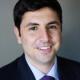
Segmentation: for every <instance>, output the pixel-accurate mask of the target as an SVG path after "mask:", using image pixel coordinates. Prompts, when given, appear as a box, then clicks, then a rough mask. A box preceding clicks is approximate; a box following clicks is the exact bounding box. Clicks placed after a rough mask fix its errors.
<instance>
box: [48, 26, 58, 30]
mask: <svg viewBox="0 0 80 80" xmlns="http://www.w3.org/2000/svg"><path fill="white" fill-rule="evenodd" d="M48 29H57V26H56V25H49V26H48Z"/></svg>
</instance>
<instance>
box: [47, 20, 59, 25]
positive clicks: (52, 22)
mask: <svg viewBox="0 0 80 80" xmlns="http://www.w3.org/2000/svg"><path fill="white" fill-rule="evenodd" d="M51 24H57V25H59V22H58V21H51V22H49V23H48V24H47V25H51Z"/></svg>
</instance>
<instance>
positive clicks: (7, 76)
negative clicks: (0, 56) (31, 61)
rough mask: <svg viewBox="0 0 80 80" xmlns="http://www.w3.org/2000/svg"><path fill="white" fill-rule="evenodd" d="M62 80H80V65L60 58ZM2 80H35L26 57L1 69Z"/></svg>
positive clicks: (59, 65)
mask: <svg viewBox="0 0 80 80" xmlns="http://www.w3.org/2000/svg"><path fill="white" fill-rule="evenodd" d="M58 70H59V79H60V80H80V64H79V63H77V62H74V61H71V60H67V59H63V58H60V57H58ZM0 80H35V78H34V75H33V73H32V71H31V70H30V68H29V66H28V64H27V63H26V60H25V57H24V55H22V56H21V57H19V58H18V59H16V60H15V61H14V62H12V63H10V64H8V65H7V66H4V67H2V68H0Z"/></svg>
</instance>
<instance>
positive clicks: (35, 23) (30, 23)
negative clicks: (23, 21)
mask: <svg viewBox="0 0 80 80" xmlns="http://www.w3.org/2000/svg"><path fill="white" fill-rule="evenodd" d="M31 25H39V24H37V23H29V24H27V26H31Z"/></svg>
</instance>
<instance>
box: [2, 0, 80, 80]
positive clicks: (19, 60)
mask: <svg viewBox="0 0 80 80" xmlns="http://www.w3.org/2000/svg"><path fill="white" fill-rule="evenodd" d="M62 1H63V3H64V4H62ZM68 1H69V0H68ZM68 1H64V0H17V1H16V2H15V0H14V1H13V2H14V3H15V4H14V5H12V8H10V6H9V8H10V11H11V10H12V17H11V20H12V23H13V26H12V27H11V26H9V28H8V29H9V30H10V31H13V33H14V35H13V34H9V35H10V36H11V35H12V36H11V37H10V36H9V35H8V37H7V36H6V38H7V39H9V37H10V39H11V40H14V41H15V43H14V42H8V45H7V47H8V46H9V45H10V46H12V47H14V48H15V49H14V48H9V47H8V48H7V50H6V49H5V48H4V49H2V51H3V50H4V51H5V54H3V53H1V54H0V55H4V56H5V55H7V53H8V51H9V50H11V52H12V53H10V54H11V55H13V54H15V56H16V57H15V59H14V56H12V57H13V59H12V60H10V58H9V61H8V62H7V63H6V64H4V65H2V66H1V67H0V80H80V76H79V74H80V61H79V60H80V58H79V57H80V56H79V47H80V42H79V39H80V35H79V33H80V32H78V31H79V29H80V25H79V24H77V22H78V21H79V20H80V18H79V19H77V18H76V16H78V15H79V13H80V10H79V13H77V10H76V9H77V7H73V6H74V4H75V3H74V4H72V7H70V4H68V3H69V2H68ZM10 2H11V1H10ZM10 2H9V3H8V4H11V3H10ZM73 2H75V1H73ZM77 3H78V2H77ZM65 6H67V8H66V7H65ZM76 6H79V5H78V4H76ZM68 7H70V9H68ZM79 7H80V6H79ZM74 10H75V11H74ZM69 11H70V12H73V14H69ZM4 14H5V13H4ZM6 14H7V13H6ZM76 14H77V15H76ZM65 15H66V16H65ZM74 15H76V16H74ZM73 16H74V18H75V19H74V18H73ZM8 17H9V16H8ZM79 17H80V15H79ZM76 20H78V21H76ZM67 23H68V24H67ZM4 24H5V23H4ZM74 24H77V25H74ZM9 25H11V23H10V22H9ZM2 27H3V26H2ZM4 27H6V26H4ZM1 29H2V28H1ZM3 31H4V33H5V32H6V29H5V30H3ZM73 32H74V34H72V33H73ZM76 32H77V33H76ZM14 36H15V37H14ZM2 40H3V41H4V43H6V44H7V40H5V39H3V38H2ZM5 41H6V42H5ZM1 44H2V43H1ZM6 44H4V45H6ZM71 44H72V45H71ZM2 45H3V44H2ZM18 45H19V46H20V47H19V46H18ZM16 46H17V47H16ZM2 47H3V46H2ZM18 47H19V48H21V50H20V49H19V48H18ZM6 51H7V52H6ZM15 51H16V53H15ZM74 52H75V53H74ZM77 52H78V53H77ZM18 53H19V55H18ZM75 55H76V56H75ZM7 56H8V57H9V55H7ZM77 56H78V57H77ZM1 58H3V59H1V60H5V58H4V57H1ZM1 62H2V63H3V61H1Z"/></svg>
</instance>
